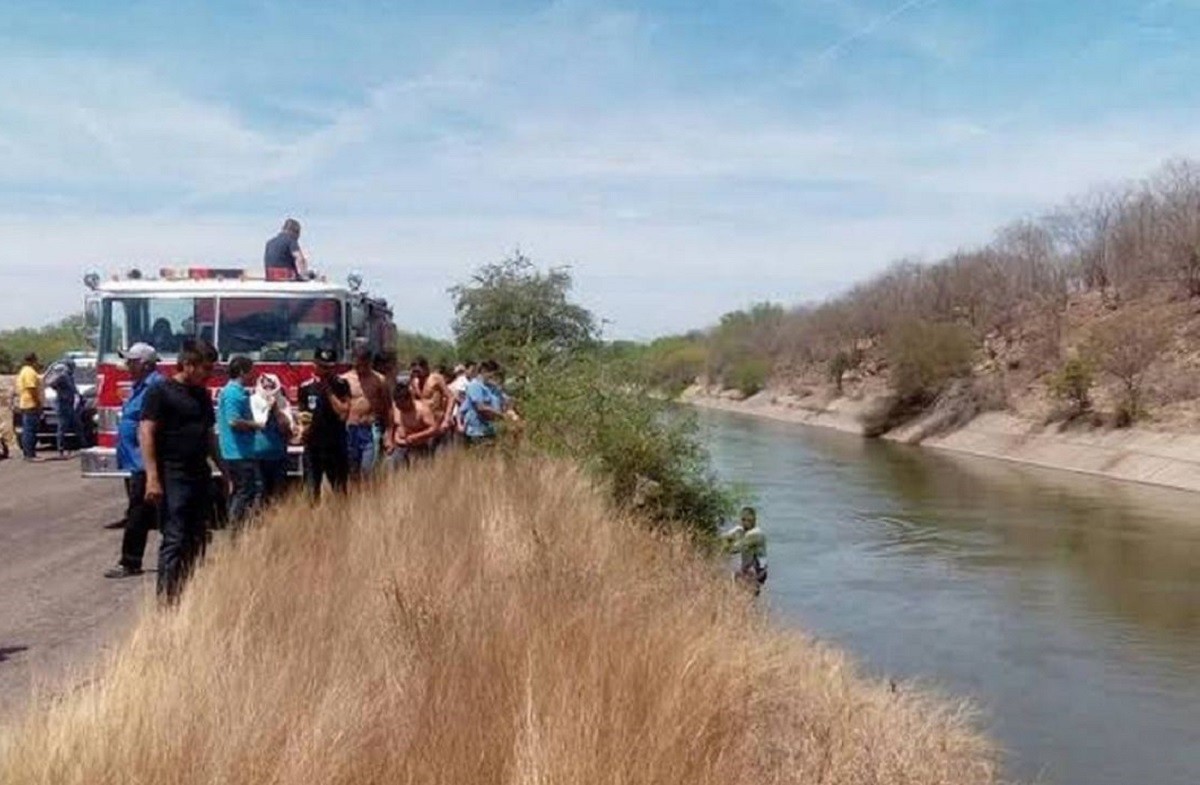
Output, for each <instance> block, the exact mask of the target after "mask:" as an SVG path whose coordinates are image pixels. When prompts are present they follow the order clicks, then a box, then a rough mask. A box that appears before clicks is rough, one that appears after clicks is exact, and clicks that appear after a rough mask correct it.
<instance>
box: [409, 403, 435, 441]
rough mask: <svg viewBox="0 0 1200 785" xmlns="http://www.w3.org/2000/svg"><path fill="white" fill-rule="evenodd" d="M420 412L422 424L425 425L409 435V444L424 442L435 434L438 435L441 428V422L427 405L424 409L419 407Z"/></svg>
mask: <svg viewBox="0 0 1200 785" xmlns="http://www.w3.org/2000/svg"><path fill="white" fill-rule="evenodd" d="M418 412H419V414H420V417H421V425H423V426H424V427H423V428H421V430H419V431H417V432H416V433H414V434H411V435H409V437H408V443H409V444H424V443H425V442H427V441H429V440H430V439H432V438H433V437H434V436H437V435H438V432H439V431H440V430H441V423H439V422H438V421H437V418H435V417H434V416H433V410H432V409H430V408H428V407H425V408H424V410H423V411H422V410H421V409H418Z"/></svg>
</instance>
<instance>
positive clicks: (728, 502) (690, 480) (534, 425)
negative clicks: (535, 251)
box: [450, 255, 734, 535]
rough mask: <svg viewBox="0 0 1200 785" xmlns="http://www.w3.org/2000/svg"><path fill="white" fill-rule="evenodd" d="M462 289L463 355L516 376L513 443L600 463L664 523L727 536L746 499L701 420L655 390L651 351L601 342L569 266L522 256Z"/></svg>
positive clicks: (611, 481)
mask: <svg viewBox="0 0 1200 785" xmlns="http://www.w3.org/2000/svg"><path fill="white" fill-rule="evenodd" d="M450 291H451V294H452V295H453V296H454V301H455V302H454V305H455V314H456V319H455V323H454V333H455V336H456V337H457V338H458V341H459V346H458V348H459V351H460V352H461V353H462V355H463V356H468V355H469V356H472V357H475V358H478V359H483V358H485V357H494V358H496V359H497V360H499V361H500V362H502V363H505V364H506V365H510V366H512V367H513V369H514V371H515V372H514V373H512V374H510V375H509V384H508V392H509V393H510V394H512V395H513V397H514V399H515V401H516V406H517V408H518V410H519V411H520V413H521V415H522V417H523V419H524V426H523V427H521V428H517V429H516V430H517V432H520V433H523V438H522V439H520V440H514V441H508V442H506V443H508V444H510V445H514V444H519V445H522V448H529V447H532V448H534V449H537V450H539V451H542V452H545V453H548V454H551V455H558V456H563V457H567V458H570V459H572V460H574V461H576V462H578V463H580V464H581V465H583V466H586V467H588V468H589V469H590V470H591V471H592V472H593V473H594V475H595V476H596V477H598V478H599V479H600V480H601V481H602V482H604V483H605V484H606V485H607V487H608V488H609V489H610V490H611V492H612V495H613V497H614V499H615V500H616V501H617V502H618V503H619V504H622V505H626V506H629V507H632V508H634V509H636V510H638V511H639V513H641V514H643V515H645V516H646V517H648V518H650V519H651V520H653V521H657V522H659V523H662V524H682V525H683V526H685V527H686V528H687V529H688V530H689V531H692V532H694V533H697V534H701V535H711V534H713V533H715V532H716V530H717V527H718V526H719V524H720V522H721V520H722V519H723V518H724V516H726V515H728V514H729V512H730V511H731V510H732V502H733V500H734V497H733V496H732V495H731V494H730V493H729V492H728V491H727V490H726V489H725V488H724V487H723V486H722V485H721V484H720V483H719V482H718V481H717V480H716V478H715V477H714V476H713V474H712V470H711V468H710V465H709V460H708V453H707V451H706V450H705V448H704V445H703V443H702V441H701V440H700V437H699V433H698V431H697V428H696V425H695V422H694V421H693V419H692V418H691V417H689V416H688V415H686V414H684V413H680V412H676V411H673V410H672V409H670V407H669V404H667V403H666V402H665V401H663V400H661V399H660V398H655V397H653V396H651V395H649V394H647V391H646V389H645V388H644V387H643V386H642V384H641V383H640V375H639V372H638V369H637V366H638V364H639V362H640V361H641V356H642V353H643V351H644V350H643V349H642V348H641V347H638V346H635V345H633V344H630V343H627V342H621V343H609V344H604V343H601V342H600V341H599V340H598V338H597V329H596V319H595V317H594V316H593V315H592V314H591V313H590V312H589V311H588V310H587V309H585V308H584V307H582V306H580V305H578V304H576V303H573V302H571V300H570V291H571V276H570V273H569V272H568V271H567V270H564V269H561V268H560V269H553V270H550V271H549V272H545V273H543V272H541V271H539V270H538V269H537V268H536V267H534V266H533V264H532V263H531V262H530V261H529V260H528V259H526V258H525V257H523V256H520V255H517V256H515V257H513V258H510V259H506V260H504V261H503V262H500V263H498V264H491V265H486V266H485V267H483V268H482V269H480V270H479V271H478V272H477V273H476V274H475V276H474V277H473V278H472V280H471V282H470V283H469V284H465V285H462V286H456V287H454V288H453V289H451V290H450ZM675 348H678V347H675ZM684 373H686V372H684ZM504 427H514V426H512V425H511V424H510V423H505V426H504Z"/></svg>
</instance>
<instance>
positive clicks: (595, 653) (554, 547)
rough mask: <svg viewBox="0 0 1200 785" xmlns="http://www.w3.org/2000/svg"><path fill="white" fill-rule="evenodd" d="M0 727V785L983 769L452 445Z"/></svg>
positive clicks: (282, 526)
mask: <svg viewBox="0 0 1200 785" xmlns="http://www.w3.org/2000/svg"><path fill="white" fill-rule="evenodd" d="M0 744H2V746H0V781H2V782H5V783H11V784H12V785H21V784H23V783H78V784H79V785H84V784H85V783H86V785H105V784H106V783H113V785H117V784H118V783H119V784H120V785H130V784H131V783H162V782H173V783H223V784H229V785H232V784H235V783H247V784H249V783H255V784H256V785H259V784H262V783H322V784H323V785H324V784H326V783H376V782H379V783H383V782H388V783H392V782H413V783H453V784H454V785H461V784H462V783H554V782H559V783H599V782H614V783H616V782H620V783H677V782H687V783H689V785H698V784H702V783H722V785H725V784H727V783H739V782H745V783H754V784H755V785H762V783H772V782H797V783H800V782H803V783H832V784H834V785H837V784H838V783H856V784H858V783H881V784H882V783H888V785H900V784H902V783H928V784H929V785H935V784H941V783H945V784H946V785H949V784H950V783H954V784H955V785H963V784H966V785H970V784H971V783H989V782H994V781H995V776H996V773H995V772H996V765H995V758H994V754H993V751H992V750H991V748H990V746H989V745H988V743H987V742H986V741H984V740H983V739H982V738H981V737H980V736H979V735H978V734H977V733H976V731H975V730H974V729H973V727H972V726H971V723H970V722H969V718H968V716H967V714H966V713H965V711H964V709H963V708H962V707H961V706H959V705H957V704H951V703H948V702H944V701H942V700H940V699H936V698H932V697H929V696H927V695H926V694H925V693H923V692H921V691H919V690H916V689H911V688H909V687H906V686H902V687H899V688H889V687H888V686H886V685H883V684H880V683H877V682H875V681H872V680H868V679H865V678H864V677H863V676H861V675H860V674H858V673H857V672H856V670H855V668H854V667H853V665H852V664H851V663H850V661H849V660H848V659H847V658H846V657H845V656H843V655H842V654H840V653H838V652H836V651H834V650H831V649H829V648H827V647H825V646H822V645H818V644H816V643H814V642H812V641H809V640H807V639H805V638H804V637H802V636H801V635H799V634H797V633H794V632H787V631H783V630H780V629H778V628H776V627H775V626H773V625H772V624H771V623H769V621H768V620H767V618H766V617H765V614H763V613H762V611H761V609H760V608H758V607H756V605H755V604H754V602H753V601H752V600H751V599H749V598H748V597H747V596H745V595H744V593H743V592H741V591H739V590H738V589H737V587H735V586H733V585H732V582H731V581H729V580H728V579H727V578H726V577H725V576H724V573H723V571H722V569H721V568H720V567H719V566H717V565H715V564H714V563H713V562H712V561H711V560H708V559H706V558H704V557H703V556H702V555H700V554H699V553H698V552H697V550H696V549H695V547H694V546H693V545H692V544H691V543H690V542H689V541H688V540H686V539H685V538H683V537H682V536H677V535H669V534H663V533H657V534H656V533H652V532H650V531H649V530H648V529H647V528H645V527H643V526H641V525H639V524H638V522H637V521H635V520H632V519H630V518H628V517H626V516H624V515H622V514H619V513H617V512H616V511H615V510H614V509H613V507H612V506H611V505H610V504H609V503H608V502H607V501H606V500H605V497H604V495H603V494H602V493H601V492H600V491H599V490H597V489H596V488H595V487H594V486H593V485H592V484H590V483H589V482H588V481H587V480H586V479H585V478H584V477H583V476H582V475H581V474H580V473H579V472H578V471H577V470H576V469H574V468H573V467H571V466H570V465H567V464H565V463H561V462H549V461H544V460H536V459H524V458H522V459H514V460H509V461H503V460H495V459H492V460H474V459H472V457H471V456H466V457H461V456H451V457H450V458H449V459H447V460H440V461H438V462H437V463H435V464H434V465H431V466H428V467H424V468H421V469H419V470H417V471H413V472H410V473H408V474H406V475H404V476H401V477H397V478H395V479H394V480H389V481H388V482H387V483H383V484H381V485H380V487H378V488H375V489H371V490H370V491H369V492H366V493H363V494H360V495H357V496H355V497H353V498H350V499H347V500H340V499H339V500H327V501H326V502H325V503H323V504H322V505H321V506H320V507H318V508H316V509H315V510H310V509H308V508H307V507H306V506H305V505H304V504H303V503H302V502H301V500H299V499H293V500H291V501H289V502H287V503H285V504H283V505H281V506H280V507H278V508H276V509H275V510H273V511H271V512H269V513H268V514H267V515H266V517H265V519H264V520H263V521H262V523H261V526H259V527H258V528H256V529H255V530H253V531H252V532H251V533H249V534H248V535H247V536H244V537H243V538H242V539H241V540H240V541H238V542H237V543H235V544H229V543H220V544H219V545H218V547H216V548H214V550H213V551H212V552H211V553H210V556H209V558H208V561H207V563H206V564H205V565H204V566H203V568H202V569H201V570H200V571H199V573H198V574H197V575H196V576H195V578H194V580H193V582H192V583H191V584H190V585H189V586H188V588H187V590H186V592H185V594H184V597H183V599H182V601H181V603H180V605H179V606H178V607H177V608H175V609H172V610H167V611H164V610H159V609H156V608H154V607H153V606H152V605H151V604H149V603H148V605H147V607H146V609H145V612H144V615H143V617H142V619H141V620H140V623H139V625H138V627H137V628H136V630H135V631H134V633H133V634H132V636H131V637H130V639H129V640H128V641H127V642H125V643H124V644H123V645H122V646H121V648H120V649H119V650H118V652H117V653H116V654H114V655H113V656H112V658H111V660H110V661H109V662H107V663H105V664H104V665H103V666H102V667H101V668H100V669H99V672H98V673H97V674H95V677H94V678H92V679H89V680H88V681H87V682H86V683H85V684H84V686H82V687H80V688H79V689H76V690H75V691H73V692H71V693H70V694H68V695H66V696H65V697H61V698H58V699H54V700H46V701H43V703H42V705H40V706H38V707H36V708H35V709H34V710H33V711H32V712H31V713H30V715H29V717H28V718H27V719H26V720H24V721H23V723H22V724H21V725H19V726H17V727H14V728H13V729H11V730H10V731H8V732H7V733H6V734H5V735H4V737H3V739H2V741H0Z"/></svg>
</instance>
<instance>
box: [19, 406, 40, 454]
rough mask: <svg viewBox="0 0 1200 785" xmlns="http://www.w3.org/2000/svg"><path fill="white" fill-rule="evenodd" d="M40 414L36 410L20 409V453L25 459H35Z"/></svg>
mask: <svg viewBox="0 0 1200 785" xmlns="http://www.w3.org/2000/svg"><path fill="white" fill-rule="evenodd" d="M40 414H41V412H39V411H38V410H37V409H22V410H21V452H22V453H23V454H24V455H25V457H26V458H30V459H32V458H36V457H37V432H38V422H39V421H40V420H41V417H40V416H39V415H40Z"/></svg>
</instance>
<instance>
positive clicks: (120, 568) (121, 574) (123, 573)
mask: <svg viewBox="0 0 1200 785" xmlns="http://www.w3.org/2000/svg"><path fill="white" fill-rule="evenodd" d="M141 574H142V570H141V568H138V569H136V570H135V569H134V568H133V567H126V566H125V565H124V564H118V565H117V566H116V567H113V568H112V569H111V570H105V571H104V577H105V578H132V577H134V576H135V575H141Z"/></svg>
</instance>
